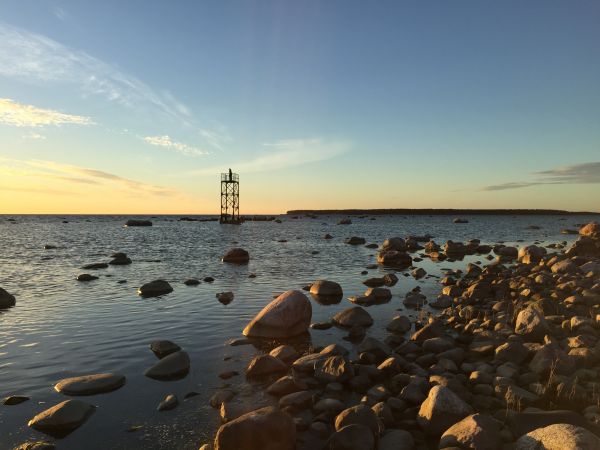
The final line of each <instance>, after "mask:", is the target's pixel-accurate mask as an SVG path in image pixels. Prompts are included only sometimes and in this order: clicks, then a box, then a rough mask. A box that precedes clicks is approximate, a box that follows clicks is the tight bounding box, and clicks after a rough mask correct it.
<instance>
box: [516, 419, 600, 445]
mask: <svg viewBox="0 0 600 450" xmlns="http://www.w3.org/2000/svg"><path fill="white" fill-rule="evenodd" d="M514 448H515V450H588V449H589V450H592V449H598V448H600V438H598V436H596V435H595V434H594V433H592V432H590V431H588V430H586V429H585V428H582V427H577V426H575V425H570V424H566V423H556V424H553V425H549V426H547V427H544V428H537V429H535V430H533V431H530V432H529V433H527V434H525V435H523V436H521V437H520V438H519V439H517V442H516V443H515V447H514Z"/></svg>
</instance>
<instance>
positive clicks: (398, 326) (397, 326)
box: [386, 316, 412, 334]
mask: <svg viewBox="0 0 600 450" xmlns="http://www.w3.org/2000/svg"><path fill="white" fill-rule="evenodd" d="M411 328H412V324H411V322H410V319H409V318H408V317H406V316H396V317H394V318H393V319H392V321H391V322H390V323H389V324H388V326H387V327H386V330H388V331H389V332H390V333H398V334H404V333H406V332H407V331H410V329H411Z"/></svg>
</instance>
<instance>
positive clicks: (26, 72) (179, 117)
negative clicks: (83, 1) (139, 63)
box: [0, 10, 230, 148]
mask: <svg viewBox="0 0 600 450" xmlns="http://www.w3.org/2000/svg"><path fill="white" fill-rule="evenodd" d="M57 11H58V10H57ZM55 15H57V17H59V18H60V16H61V15H62V17H66V16H65V15H64V11H63V12H62V13H60V12H59V13H57V12H56V11H55ZM0 76H5V77H10V78H14V79H17V80H19V81H21V82H29V83H33V84H40V83H60V84H70V85H72V86H74V87H75V91H76V92H79V93H80V94H81V95H83V97H85V98H89V97H98V98H102V99H104V100H106V101H109V102H111V103H114V104H117V105H120V106H123V107H126V108H131V109H133V110H135V111H136V112H138V113H139V112H142V111H143V112H144V113H147V114H151V115H152V116H153V117H156V116H162V117H165V118H167V117H168V118H170V119H172V120H173V122H174V123H176V124H178V125H179V126H184V127H187V128H188V129H189V130H191V132H192V133H194V132H196V133H198V135H199V136H200V137H201V138H203V139H205V140H206V143H207V144H208V145H215V147H216V146H218V145H219V143H220V142H224V141H227V140H229V139H230V138H229V135H228V133H227V131H226V130H225V129H224V127H223V126H222V125H219V126H217V127H214V126H212V125H211V126H208V127H207V126H200V125H199V124H198V122H197V119H196V118H195V117H194V116H193V114H192V112H191V110H190V108H189V107H188V106H186V105H185V104H183V103H182V102H180V101H179V100H177V99H176V98H175V97H174V96H173V95H172V94H171V93H170V92H169V91H166V90H160V91H159V90H155V89H153V88H152V87H150V86H148V85H147V84H146V83H144V82H143V81H141V80H140V79H138V78H137V77H135V76H133V75H130V74H128V73H126V72H124V71H123V70H121V69H120V68H118V67H116V66H115V65H113V64H109V63H107V62H104V61H102V60H100V59H98V58H95V57H94V56H91V55H89V54H88V53H86V52H84V51H80V50H76V49H72V48H69V47H67V46H65V45H62V44H61V43H59V42H57V41H55V40H53V39H50V38H48V37H46V36H43V35H41V34H37V33H32V32H29V31H27V30H24V29H21V28H17V27H14V26H11V25H8V24H5V23H2V22H0ZM216 148H218V147H216Z"/></svg>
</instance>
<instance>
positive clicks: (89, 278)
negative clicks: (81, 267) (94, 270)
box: [77, 273, 98, 281]
mask: <svg viewBox="0 0 600 450" xmlns="http://www.w3.org/2000/svg"><path fill="white" fill-rule="evenodd" d="M97 279H98V277H95V276H94V275H90V274H89V273H82V274H80V275H77V281H93V280H97Z"/></svg>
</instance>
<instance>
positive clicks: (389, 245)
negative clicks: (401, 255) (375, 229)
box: [381, 237, 407, 252]
mask: <svg viewBox="0 0 600 450" xmlns="http://www.w3.org/2000/svg"><path fill="white" fill-rule="evenodd" d="M381 250H383V251H388V250H395V251H398V252H405V251H406V250H407V247H406V241H405V240H404V239H402V238H399V237H393V238H389V239H386V240H385V241H383V244H382V245H381Z"/></svg>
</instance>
